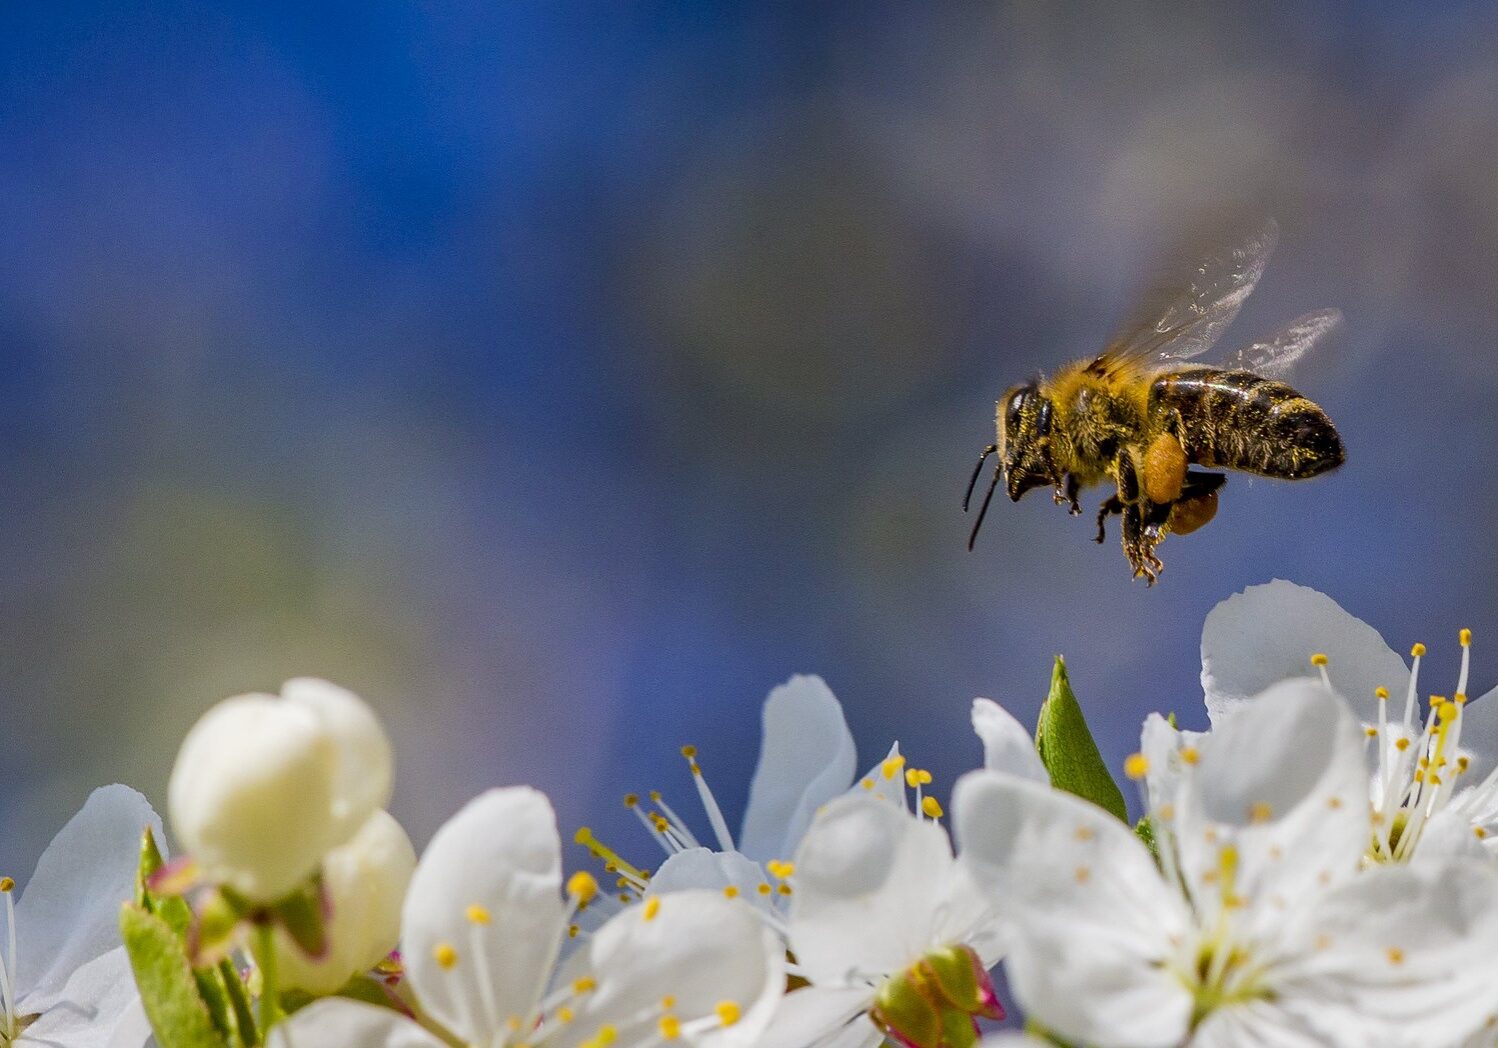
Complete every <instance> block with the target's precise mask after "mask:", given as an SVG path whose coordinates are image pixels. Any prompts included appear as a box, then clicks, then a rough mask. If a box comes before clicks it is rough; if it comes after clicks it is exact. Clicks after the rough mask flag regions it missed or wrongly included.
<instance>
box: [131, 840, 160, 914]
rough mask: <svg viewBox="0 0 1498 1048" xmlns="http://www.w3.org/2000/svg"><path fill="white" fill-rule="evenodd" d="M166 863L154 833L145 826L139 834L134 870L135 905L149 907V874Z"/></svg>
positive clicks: (146, 908)
mask: <svg viewBox="0 0 1498 1048" xmlns="http://www.w3.org/2000/svg"><path fill="white" fill-rule="evenodd" d="M165 865H166V857H165V856H163V855H162V854H161V849H160V848H159V847H157V845H156V834H155V833H153V832H152V830H151V827H149V826H147V827H146V828H145V829H144V830H142V831H141V835H140V860H139V862H138V863H137V864H136V870H135V905H137V906H139V907H141V909H145V910H149V909H151V893H150V890H149V889H147V888H146V884H147V883H148V882H149V881H150V879H151V875H152V874H153V873H155V872H156V871H157V870H159V869H161V868H162V867H163V866H165Z"/></svg>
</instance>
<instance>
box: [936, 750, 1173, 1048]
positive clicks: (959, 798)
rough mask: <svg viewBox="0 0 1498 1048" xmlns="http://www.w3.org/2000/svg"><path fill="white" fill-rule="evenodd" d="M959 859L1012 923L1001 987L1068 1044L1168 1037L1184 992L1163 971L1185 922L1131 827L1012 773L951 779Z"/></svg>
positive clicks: (984, 773)
mask: <svg viewBox="0 0 1498 1048" xmlns="http://www.w3.org/2000/svg"><path fill="white" fill-rule="evenodd" d="M952 805H953V820H954V821H953V825H954V827H955V832H956V834H957V839H958V842H959V844H960V846H961V853H960V854H961V859H960V862H961V864H962V866H963V867H964V868H965V869H967V870H968V871H970V872H971V874H972V876H973V877H974V879H975V881H976V882H977V883H978V884H979V885H980V886H981V887H982V888H983V889H984V890H985V891H986V892H987V894H988V895H989V897H990V899H991V900H992V901H993V902H994V903H995V904H996V905H1001V906H1002V907H1003V912H1004V914H1005V916H1006V917H1007V918H1009V919H1010V922H1011V923H1010V927H1009V928H1008V930H1007V932H1006V936H1005V937H1006V940H1008V942H1009V946H1010V957H1009V961H1008V962H1007V965H1006V970H1007V972H1008V976H1009V985H1010V989H1011V990H1012V991H1013V993H1014V995H1015V998H1016V1000H1018V1001H1019V1003H1020V1005H1021V1006H1022V1007H1023V1008H1024V1010H1025V1012H1026V1014H1028V1015H1030V1016H1031V1017H1033V1018H1035V1019H1037V1020H1039V1021H1040V1022H1041V1023H1042V1024H1043V1025H1044V1026H1046V1027H1047V1028H1048V1029H1051V1030H1053V1031H1055V1032H1056V1033H1058V1034H1060V1035H1061V1036H1063V1037H1065V1038H1066V1039H1068V1040H1071V1041H1078V1042H1086V1043H1089V1044H1096V1045H1100V1046H1103V1045H1116V1044H1117V1045H1121V1044H1172V1043H1177V1042H1179V1041H1180V1040H1181V1039H1182V1038H1183V1037H1184V1035H1185V1033H1186V1029H1187V1023H1188V1021H1189V1019H1190V1016H1191V998H1190V995H1189V994H1188V993H1187V992H1186V990H1185V989H1184V988H1183V986H1182V985H1181V983H1180V981H1179V980H1178V979H1177V978H1176V977H1175V976H1174V975H1172V974H1170V973H1169V972H1168V971H1166V969H1165V967H1164V966H1165V964H1166V962H1167V961H1168V960H1169V959H1170V958H1171V956H1172V954H1173V951H1174V947H1173V945H1172V940H1175V941H1180V939H1181V938H1182V937H1183V936H1184V935H1185V934H1186V932H1187V929H1188V927H1189V923H1190V921H1189V916H1188V914H1187V912H1186V909H1185V905H1184V903H1183V902H1182V900H1181V898H1180V896H1179V895H1177V894H1176V893H1175V892H1173V891H1171V890H1170V889H1169V888H1168V887H1167V886H1166V885H1165V883H1164V881H1163V880H1162V879H1161V877H1160V874H1159V871H1158V870H1157V868H1156V867H1155V863H1154V860H1153V858H1151V856H1150V854H1149V851H1148V850H1147V849H1146V848H1145V847H1144V845H1143V844H1142V843H1141V842H1140V841H1139V839H1138V838H1137V837H1136V836H1135V835H1134V833H1133V832H1132V831H1131V830H1130V829H1129V827H1128V826H1126V825H1124V824H1123V823H1122V822H1120V821H1119V820H1118V819H1116V818H1114V817H1113V816H1112V815H1110V814H1108V813H1107V812H1105V811H1103V810H1102V809H1101V808H1099V807H1097V806H1096V805H1094V804H1089V803H1088V802H1086V801H1083V800H1081V799H1080V798H1077V797H1073V796H1072V795H1071V794H1068V793H1063V792H1061V791H1059V790H1053V789H1051V788H1050V787H1048V786H1042V785H1040V784H1038V783H1033V782H1030V781H1028V780H1025V779H1020V778H1018V777H1016V776H1012V775H1004V774H1001V773H998V772H990V771H977V772H971V773H969V774H968V775H965V776H963V777H962V778H961V779H960V780H958V783H957V788H956V791H955V792H954V795H953V801H952Z"/></svg>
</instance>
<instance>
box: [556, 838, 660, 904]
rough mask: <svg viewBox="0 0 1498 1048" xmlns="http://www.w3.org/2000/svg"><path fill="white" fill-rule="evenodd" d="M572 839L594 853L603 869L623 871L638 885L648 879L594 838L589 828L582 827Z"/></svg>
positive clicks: (610, 871) (613, 871) (569, 888)
mask: <svg viewBox="0 0 1498 1048" xmlns="http://www.w3.org/2000/svg"><path fill="white" fill-rule="evenodd" d="M572 839H573V840H574V841H576V842H577V843H578V844H581V845H582V846H583V847H584V848H587V849H588V851H590V852H592V853H593V857H594V858H596V859H599V860H601V861H602V862H603V864H604V865H603V868H604V869H605V870H606V871H608V872H609V873H615V872H618V871H621V870H622V871H623V872H624V873H626V874H628V875H629V878H630V879H631V880H633V881H635V882H636V883H638V882H640V881H643V880H645V879H646V878H645V875H644V874H643V873H641V872H640V871H639V870H638V869H636V868H635V867H633V866H631V865H630V864H629V863H627V862H625V861H624V860H623V859H621V858H620V857H619V855H618V853H617V852H615V851H614V849H612V848H610V847H609V846H608V845H607V844H604V843H603V842H602V841H600V840H599V839H598V838H597V837H595V836H593V831H592V830H590V829H588V827H586V826H583V827H580V828H579V829H578V831H577V832H576V833H575V834H573V835H572ZM595 888H596V885H595ZM568 890H569V891H570V890H571V882H568ZM589 898H591V896H589Z"/></svg>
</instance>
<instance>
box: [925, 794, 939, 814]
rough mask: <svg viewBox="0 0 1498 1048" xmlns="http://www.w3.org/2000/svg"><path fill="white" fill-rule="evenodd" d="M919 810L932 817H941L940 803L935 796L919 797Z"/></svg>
mask: <svg viewBox="0 0 1498 1048" xmlns="http://www.w3.org/2000/svg"><path fill="white" fill-rule="evenodd" d="M921 811H923V812H925V813H926V815H927V816H928V817H929V818H932V819H939V818H941V817H942V810H941V804H940V803H939V802H938V801H937V799H936V798H935V797H932V796H929V795H928V796H925V797H922V798H921Z"/></svg>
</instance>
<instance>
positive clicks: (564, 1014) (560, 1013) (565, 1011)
mask: <svg viewBox="0 0 1498 1048" xmlns="http://www.w3.org/2000/svg"><path fill="white" fill-rule="evenodd" d="M573 1018H574V1016H573V1014H572V1009H571V1008H568V1007H567V1006H566V1005H565V1004H564V1005H562V1006H561V1007H560V1008H558V1009H557V1022H559V1023H562V1024H563V1025H565V1024H567V1023H570V1022H571V1021H572V1020H573Z"/></svg>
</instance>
